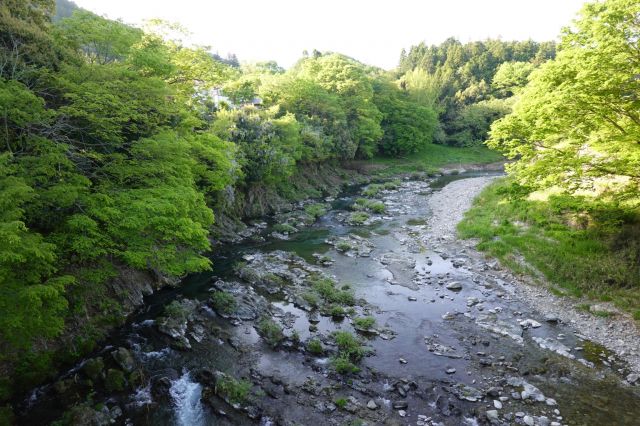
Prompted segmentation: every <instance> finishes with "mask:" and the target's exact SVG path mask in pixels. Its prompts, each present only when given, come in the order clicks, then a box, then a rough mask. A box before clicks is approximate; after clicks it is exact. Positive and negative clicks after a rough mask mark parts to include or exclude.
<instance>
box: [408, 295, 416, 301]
mask: <svg viewBox="0 0 640 426" xmlns="http://www.w3.org/2000/svg"><path fill="white" fill-rule="evenodd" d="M407 299H409V302H416V301H417V300H418V298H417V297H414V296H409V297H407Z"/></svg>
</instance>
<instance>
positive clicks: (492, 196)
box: [458, 179, 640, 320]
mask: <svg viewBox="0 0 640 426" xmlns="http://www.w3.org/2000/svg"><path fill="white" fill-rule="evenodd" d="M510 188H512V187H511V184H510V182H509V180H508V179H502V180H500V181H498V182H496V183H494V184H492V185H491V186H489V187H487V188H486V189H485V190H484V191H483V192H482V193H481V194H480V196H479V197H478V198H477V199H476V200H475V203H474V206H473V208H472V209H471V210H469V211H468V212H467V214H466V215H465V219H464V220H463V221H462V222H461V223H460V224H459V225H458V232H459V234H460V236H461V237H462V238H478V239H479V240H480V243H479V246H478V248H479V249H480V250H482V251H485V252H487V253H488V254H490V255H491V256H494V257H496V258H498V259H500V260H501V261H502V262H503V264H504V265H506V266H508V267H509V268H511V269H512V270H514V271H515V272H518V273H524V274H529V275H533V276H539V275H542V276H544V278H546V280H545V281H547V282H549V283H550V285H551V289H552V291H554V293H557V294H563V295H573V296H577V297H582V296H584V297H587V298H589V299H591V300H593V301H611V302H613V303H614V304H615V305H616V306H617V307H619V308H621V309H623V310H626V311H628V312H630V313H632V314H633V316H634V318H635V319H637V320H640V264H639V259H640V257H639V256H640V238H638V236H639V235H640V220H639V218H638V217H637V215H635V216H634V215H633V214H632V213H630V212H624V211H620V210H615V209H612V208H607V207H605V206H602V205H600V206H586V205H585V204H584V203H581V202H577V201H576V200H575V199H573V200H572V199H568V198H560V197H558V198H550V199H549V201H548V202H540V201H529V200H526V199H522V198H518V197H517V196H514V194H512V193H511V192H510ZM582 306H584V307H586V308H588V304H586V305H582ZM596 314H601V315H603V316H604V315H607V314H606V312H596Z"/></svg>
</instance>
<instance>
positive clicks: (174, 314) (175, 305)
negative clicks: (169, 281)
mask: <svg viewBox="0 0 640 426" xmlns="http://www.w3.org/2000/svg"><path fill="white" fill-rule="evenodd" d="M162 314H163V316H164V317H165V318H175V319H178V320H186V319H187V316H188V312H187V310H186V309H185V308H184V306H182V304H181V303H180V302H179V301H177V300H174V301H172V302H171V303H169V304H168V305H167V306H165V307H164V309H163V312H162Z"/></svg>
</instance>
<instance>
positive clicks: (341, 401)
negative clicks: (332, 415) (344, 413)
mask: <svg viewBox="0 0 640 426" xmlns="http://www.w3.org/2000/svg"><path fill="white" fill-rule="evenodd" d="M334 402H335V404H336V407H338V408H340V409H344V407H346V406H347V399H346V398H338V399H336V400H335V401H334Z"/></svg>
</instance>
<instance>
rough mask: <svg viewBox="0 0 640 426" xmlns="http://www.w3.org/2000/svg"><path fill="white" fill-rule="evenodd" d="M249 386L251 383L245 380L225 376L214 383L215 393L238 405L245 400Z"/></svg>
mask: <svg viewBox="0 0 640 426" xmlns="http://www.w3.org/2000/svg"><path fill="white" fill-rule="evenodd" d="M251 386H252V384H251V382H249V381H247V380H242V379H241V380H236V379H234V378H233V377H229V376H225V377H223V378H222V379H221V380H219V381H218V382H217V383H216V393H218V394H219V395H222V396H223V397H226V398H227V399H228V400H229V401H230V402H231V403H234V404H239V403H241V402H244V401H246V400H247V396H248V395H249V391H250V390H251Z"/></svg>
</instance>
